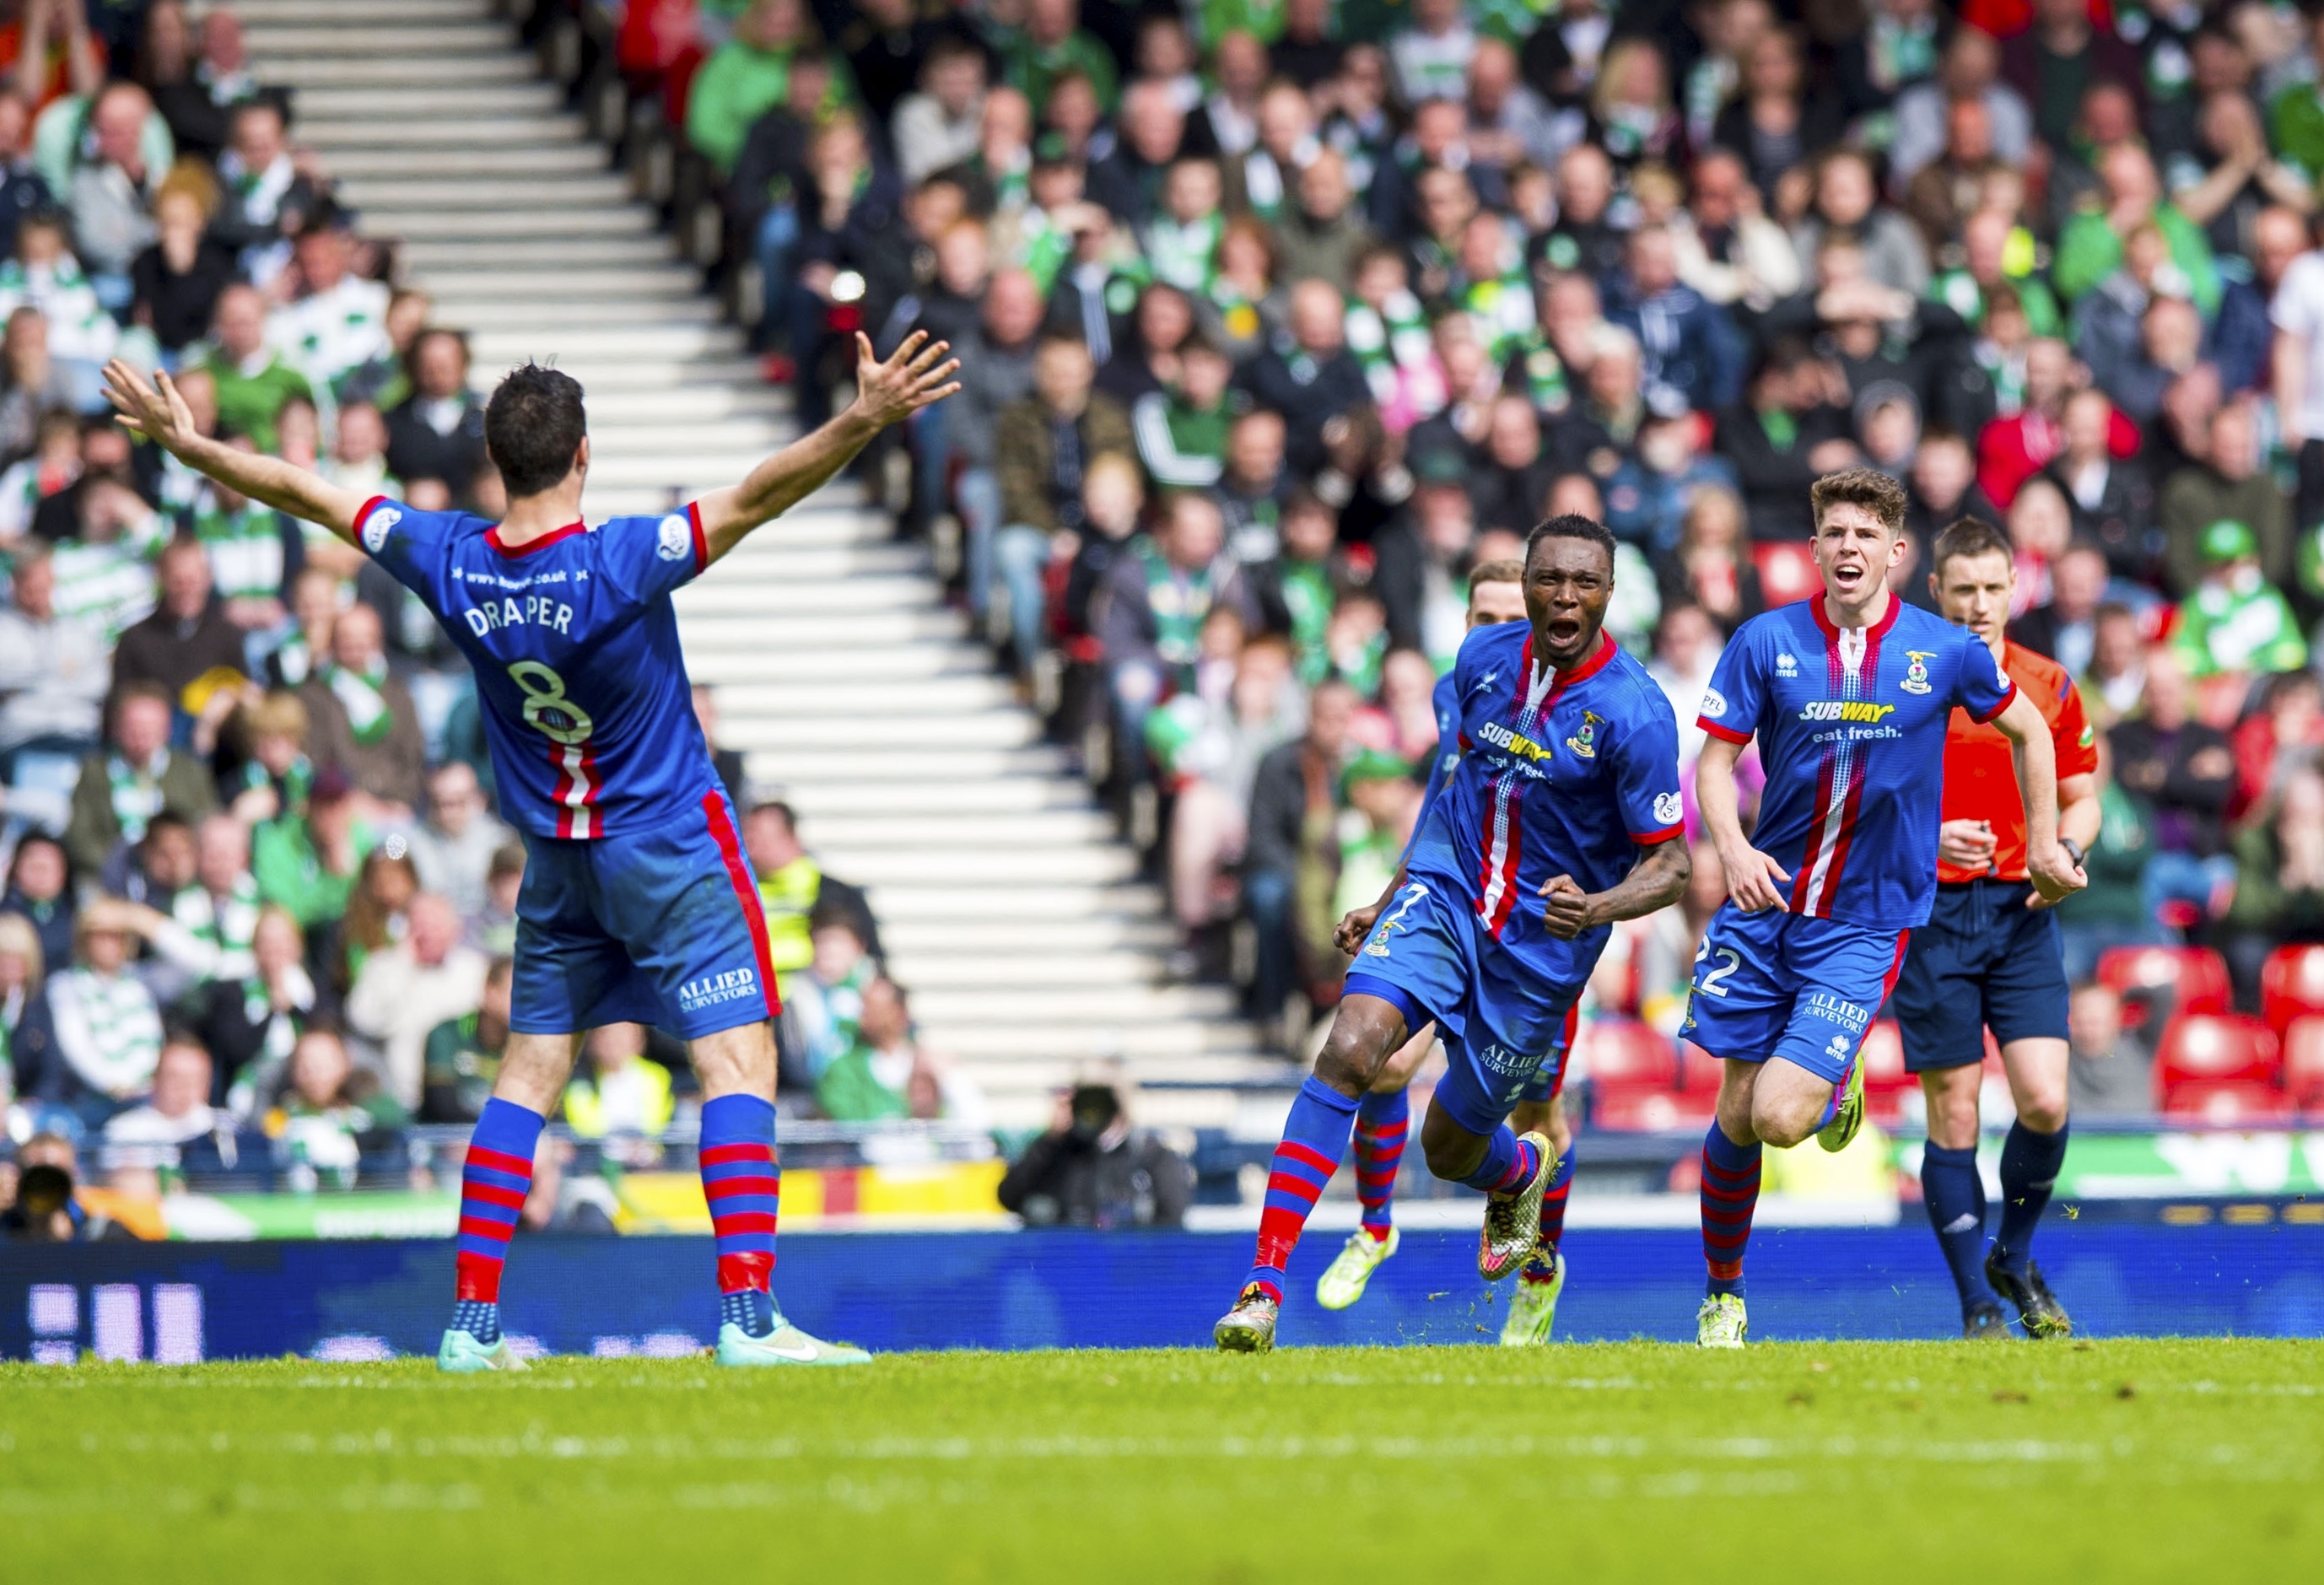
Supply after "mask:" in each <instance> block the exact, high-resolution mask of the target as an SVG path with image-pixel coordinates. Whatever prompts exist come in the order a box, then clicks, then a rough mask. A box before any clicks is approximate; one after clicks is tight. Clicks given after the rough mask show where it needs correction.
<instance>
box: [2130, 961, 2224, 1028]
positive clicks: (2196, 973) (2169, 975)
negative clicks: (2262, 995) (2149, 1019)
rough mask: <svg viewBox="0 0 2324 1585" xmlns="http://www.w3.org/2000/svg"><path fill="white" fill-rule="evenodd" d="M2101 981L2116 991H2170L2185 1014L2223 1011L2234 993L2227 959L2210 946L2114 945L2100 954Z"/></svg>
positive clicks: (2176, 1009)
mask: <svg viewBox="0 0 2324 1585" xmlns="http://www.w3.org/2000/svg"><path fill="white" fill-rule="evenodd" d="M2098 983H2099V984H2101V985H2106V986H2109V987H2111V988H2112V989H2113V990H2115V991H2156V990H2164V991H2170V992H2171V995H2172V1010H2173V1011H2176V1012H2182V1013H2223V1012H2226V1011H2227V1008H2228V1006H2229V1004H2230V1002H2231V1001H2232V1000H2233V996H2234V989H2233V987H2232V985H2231V984H2230V983H2229V981H2228V980H2227V959H2225V958H2223V957H2221V956H2220V955H2219V954H2218V953H2216V952H2213V951H2212V950H2211V949H2210V948H2209V947H2208V946H2116V947H2110V948H2108V949H2107V951H2106V952H2104V953H2101V954H2099V955H2098ZM2126 1021H2129V1020H2128V1019H2127V1018H2126Z"/></svg>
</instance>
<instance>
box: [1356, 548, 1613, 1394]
mask: <svg viewBox="0 0 2324 1585" xmlns="http://www.w3.org/2000/svg"><path fill="white" fill-rule="evenodd" d="M1525 619H1526V606H1525V563H1523V562H1521V561H1514V560H1511V561H1488V562H1483V563H1480V564H1479V566H1478V567H1477V568H1476V569H1475V570H1474V571H1472V572H1471V573H1470V575H1469V621H1468V625H1469V626H1470V627H1471V629H1475V628H1480V627H1492V626H1495V625H1497V624H1499V623H1501V622H1523V621H1524V620H1525ZM1456 675H1457V674H1456V673H1454V672H1451V671H1448V672H1446V673H1445V674H1444V675H1443V677H1439V678H1437V679H1436V695H1435V700H1434V703H1435V709H1436V733H1437V742H1436V752H1435V755H1434V758H1433V759H1432V760H1431V761H1430V764H1429V770H1428V787H1427V791H1426V792H1425V794H1424V795H1423V797H1422V798H1421V804H1420V814H1419V816H1418V818H1416V820H1415V821H1414V823H1413V833H1412V838H1413V842H1415V843H1417V842H1418V841H1419V840H1420V830H1421V827H1422V826H1423V825H1426V824H1427V819H1428V811H1429V810H1430V809H1431V808H1433V807H1434V806H1435V803H1436V800H1437V798H1438V797H1439V796H1441V795H1442V794H1443V791H1444V788H1445V787H1446V786H1447V785H1448V784H1450V783H1451V781H1452V772H1453V770H1454V769H1456V768H1457V767H1458V766H1459V765H1460V763H1461V700H1460V695H1459V693H1458V692H1457V690H1456V686H1455V677H1456ZM1405 853H1406V858H1407V859H1408V858H1409V857H1410V856H1411V844H1410V843H1407V844H1406V850H1405ZM1572 1041H1573V1016H1572V1012H1571V1011H1569V1012H1568V1013H1567V1015H1566V1020H1565V1023H1564V1026H1563V1027H1562V1028H1561V1029H1560V1030H1559V1031H1558V1037H1557V1044H1556V1045H1554V1046H1553V1047H1552V1048H1551V1050H1550V1052H1549V1054H1548V1055H1546V1056H1545V1057H1544V1058H1543V1059H1542V1064H1541V1066H1540V1067H1539V1068H1538V1069H1536V1070H1535V1074H1534V1076H1533V1077H1532V1078H1531V1079H1530V1080H1528V1081H1526V1087H1525V1089H1524V1090H1523V1091H1522V1092H1520V1094H1519V1096H1518V1100H1517V1109H1516V1110H1514V1111H1512V1112H1510V1113H1509V1127H1510V1128H1511V1129H1513V1130H1515V1131H1516V1132H1517V1133H1518V1134H1520V1135H1523V1134H1528V1133H1536V1132H1537V1133H1539V1134H1541V1135H1542V1136H1543V1137H1544V1138H1547V1139H1548V1140H1549V1143H1550V1147H1551V1149H1553V1150H1554V1151H1555V1152H1556V1153H1557V1171H1556V1172H1555V1173H1554V1174H1553V1175H1552V1176H1551V1178H1550V1180H1549V1184H1548V1186H1547V1188H1546V1189H1545V1190H1544V1192H1543V1193H1542V1197H1541V1217H1540V1227H1541V1239H1540V1242H1539V1244H1538V1245H1537V1246H1536V1247H1535V1250H1534V1254H1533V1258H1531V1259H1529V1260H1527V1261H1526V1264H1525V1268H1524V1269H1523V1270H1522V1271H1520V1272H1519V1273H1518V1274H1517V1292H1516V1294H1515V1295H1514V1296H1513V1297H1511V1299H1510V1300H1509V1311H1508V1318H1507V1320H1506V1321H1505V1322H1503V1324H1502V1327H1501V1341H1502V1342H1503V1343H1504V1344H1506V1345H1508V1346H1509V1347H1512V1348H1519V1347H1526V1346H1530V1345H1534V1344H1538V1343H1545V1342H1547V1341H1549V1333H1550V1329H1551V1327H1552V1326H1553V1325H1554V1323H1555V1322H1556V1319H1557V1297H1558V1295H1559V1293H1560V1292H1561V1291H1563V1288H1564V1286H1565V1258H1564V1256H1563V1255H1562V1254H1560V1253H1559V1252H1558V1248H1557V1244H1558V1239H1560V1238H1561V1237H1563V1234H1564V1231H1565V1202H1566V1197H1567V1193H1568V1192H1569V1191H1570V1190H1571V1189H1572V1186H1573V1130H1572V1127H1571V1126H1570V1125H1569V1124H1568V1123H1567V1122H1566V1120H1565V1109H1564V1107H1563V1103H1562V1102H1561V1101H1560V1098H1559V1093H1560V1092H1561V1091H1562V1090H1563V1087H1564V1081H1565V1064H1566V1056H1567V1055H1568V1053H1569V1051H1570V1050H1571V1048H1572ZM1435 1046H1436V1027H1435V1026H1434V1024H1430V1025H1427V1026H1425V1027H1423V1028H1422V1029H1421V1031H1420V1032H1419V1033H1418V1034H1416V1035H1415V1036H1413V1037H1412V1038H1411V1039H1409V1040H1407V1041H1406V1042H1405V1043H1404V1045H1403V1046H1402V1047H1401V1048H1400V1049H1399V1050H1398V1051H1397V1054H1396V1055H1394V1056H1391V1057H1390V1058H1388V1066H1387V1067H1386V1068H1385V1069H1384V1070H1383V1071H1382V1072H1381V1074H1380V1077H1379V1082H1378V1083H1374V1084H1373V1085H1372V1087H1371V1088H1370V1089H1369V1090H1368V1091H1366V1092H1364V1098H1363V1099H1362V1100H1361V1101H1358V1102H1357V1103H1356V1138H1355V1150H1354V1155H1355V1166H1356V1200H1357V1203H1359V1204H1360V1206H1361V1207H1362V1216H1361V1220H1360V1223H1359V1225H1358V1227H1357V1229H1356V1230H1355V1231H1354V1232H1352V1233H1350V1234H1349V1235H1348V1241H1347V1243H1346V1244H1345V1245H1343V1246H1342V1248H1341V1249H1340V1252H1339V1253H1338V1254H1337V1255H1335V1256H1333V1258H1332V1264H1331V1265H1329V1266H1327V1267H1324V1268H1323V1276H1319V1277H1317V1278H1316V1279H1315V1303H1317V1304H1321V1305H1322V1306H1323V1308H1324V1309H1326V1310H1345V1309H1347V1308H1348V1307H1349V1306H1351V1305H1352V1304H1355V1303H1356V1301H1358V1300H1359V1299H1360V1298H1362V1297H1363V1296H1364V1289H1365V1287H1366V1286H1369V1283H1370V1282H1371V1278H1372V1273H1374V1272H1375V1271H1378V1270H1379V1268H1380V1266H1381V1265H1382V1263H1383V1262H1385V1261H1386V1260H1387V1259H1388V1257H1390V1256H1391V1255H1394V1254H1395V1253H1396V1251H1397V1243H1398V1241H1399V1240H1398V1238H1397V1227H1396V1210H1395V1206H1396V1177H1397V1169H1398V1167H1399V1166H1401V1165H1402V1163H1403V1160H1404V1147H1405V1142H1406V1138H1408V1137H1409V1135H1410V1132H1411V1117H1412V1111H1411V1106H1410V1103H1409V1102H1408V1101H1407V1100H1406V1092H1408V1091H1409V1090H1410V1089H1411V1087H1412V1079H1413V1075H1414V1074H1416V1073H1417V1072H1418V1071H1419V1069H1420V1064H1421V1063H1422V1062H1423V1061H1425V1059H1426V1058H1427V1055H1428V1054H1429V1052H1430V1051H1432V1050H1434V1048H1435Z"/></svg>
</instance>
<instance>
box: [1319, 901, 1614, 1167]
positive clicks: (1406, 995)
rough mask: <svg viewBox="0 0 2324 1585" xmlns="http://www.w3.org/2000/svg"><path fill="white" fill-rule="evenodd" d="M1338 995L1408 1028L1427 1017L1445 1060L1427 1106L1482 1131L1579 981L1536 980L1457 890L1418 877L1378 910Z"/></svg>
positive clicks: (1512, 1098) (1558, 1029)
mask: <svg viewBox="0 0 2324 1585" xmlns="http://www.w3.org/2000/svg"><path fill="white" fill-rule="evenodd" d="M1344 994H1345V995H1349V996H1377V997H1379V999H1380V1000H1382V1001H1385V1002H1388V1003H1390V1004H1391V1005H1393V1006H1394V1007H1396V1008H1397V1009H1398V1010H1399V1011H1401V1012H1402V1013H1403V1014H1404V1022H1405V1027H1406V1029H1409V1030H1417V1029H1418V1028H1419V1027H1421V1026H1422V1025H1423V1024H1425V1023H1428V1022H1430V1021H1431V1020H1434V1023H1435V1025H1436V1033H1437V1037H1439V1038H1440V1039H1442V1040H1443V1042H1444V1060H1445V1070H1444V1077H1443V1079H1442V1080H1441V1081H1439V1082H1438V1083H1437V1086H1436V1101H1435V1103H1436V1104H1437V1105H1439V1106H1442V1107H1443V1108H1444V1110H1445V1111H1446V1113H1447V1114H1448V1115H1449V1116H1450V1117H1451V1118H1452V1120H1453V1121H1454V1122H1456V1123H1458V1124H1459V1125H1460V1126H1461V1127H1462V1128H1463V1129H1467V1130H1468V1131H1469V1132H1470V1133H1471V1134H1490V1133H1491V1132H1493V1131H1494V1130H1495V1129H1498V1128H1499V1127H1500V1126H1501V1123H1502V1122H1503V1121H1504V1120H1506V1119H1507V1118H1508V1115H1509V1112H1510V1110H1511V1109H1512V1108H1514V1107H1515V1106H1516V1105H1517V1101H1519V1100H1520V1099H1522V1098H1523V1096H1524V1094H1525V1092H1526V1085H1527V1084H1528V1083H1531V1082H1532V1081H1533V1079H1534V1077H1535V1074H1536V1073H1537V1072H1538V1071H1539V1069H1540V1068H1541V1066H1542V1061H1543V1058H1544V1057H1545V1055H1548V1053H1549V1052H1550V1050H1551V1048H1552V1047H1553V1046H1555V1045H1556V1044H1557V1042H1558V1040H1559V1038H1560V1036H1561V1034H1562V1032H1563V1029H1564V1028H1565V1025H1566V1015H1567V1014H1568V1013H1569V1012H1570V1011H1571V1010H1572V1007H1573V1004H1574V1001H1575V1000H1577V999H1578V998H1579V997H1580V996H1581V994H1582V987H1581V986H1579V985H1551V984H1548V983H1545V981H1543V980H1542V979H1541V977H1540V976H1539V975H1537V974H1535V972H1532V971H1531V970H1530V969H1528V968H1527V967H1526V965H1525V964H1524V963H1520V962H1519V961H1518V960H1517V957H1516V956H1515V955H1514V954H1511V953H1510V952H1509V951H1508V949H1507V948H1505V947H1504V946H1502V945H1501V944H1500V943H1499V942H1498V941H1496V940H1494V939H1493V938H1492V936H1491V935H1489V933H1488V932H1487V931H1486V929H1485V926H1484V925H1483V923H1482V922H1480V920H1479V919H1478V918H1477V917H1476V913H1475V910H1474V909H1473V908H1471V906H1470V904H1469V899H1468V898H1467V897H1466V896H1464V895H1462V893H1460V892H1457V891H1454V890H1452V889H1450V888H1447V887H1445V886H1444V885H1443V884H1442V883H1441V882H1437V881H1432V880H1407V881H1406V882H1405V884H1404V885H1403V886H1402V887H1400V888H1398V889H1397V893H1396V896H1395V897H1394V898H1390V899H1389V902H1388V907H1387V908H1385V909H1383V910H1382V911H1381V913H1380V917H1379V921H1378V922H1377V923H1375V924H1374V925H1373V926H1372V933H1371V935H1369V937H1367V938H1366V940H1365V942H1364V945H1363V947H1362V949H1361V950H1360V952H1358V953H1357V954H1356V963H1355V966H1354V967H1353V968H1351V969H1350V970H1349V971H1348V978H1347V984H1346V987H1345V990H1344ZM1554 1082H1555V1080H1554V1075H1553V1078H1552V1083H1553V1086H1554Z"/></svg>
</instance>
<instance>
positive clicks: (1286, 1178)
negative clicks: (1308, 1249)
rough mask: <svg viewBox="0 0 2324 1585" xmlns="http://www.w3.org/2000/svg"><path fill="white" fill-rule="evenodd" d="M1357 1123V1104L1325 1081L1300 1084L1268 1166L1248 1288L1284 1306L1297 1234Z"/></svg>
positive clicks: (1310, 1078) (1311, 1079)
mask: <svg viewBox="0 0 2324 1585" xmlns="http://www.w3.org/2000/svg"><path fill="white" fill-rule="evenodd" d="M1355 1122H1356V1102H1355V1101H1351V1100H1350V1099H1349V1098H1348V1097H1347V1096H1345V1095H1342V1094H1341V1093H1340V1092H1338V1091H1337V1090H1334V1089H1333V1088H1332V1086H1331V1085H1329V1084H1326V1083H1323V1080H1321V1079H1319V1078H1316V1077H1315V1076H1314V1075H1313V1074H1310V1075H1308V1079H1307V1082H1306V1083H1304V1084H1302V1085H1300V1086H1299V1093H1298V1095H1297V1097H1296V1099H1294V1100H1293V1101H1292V1102H1291V1115H1290V1116H1289V1117H1287V1118H1286V1119H1285V1120H1284V1122H1283V1143H1281V1144H1280V1145H1277V1147H1275V1160H1274V1162H1273V1163H1272V1164H1271V1165H1270V1166H1268V1174H1267V1198H1266V1200H1265V1201H1264V1202H1263V1203H1261V1205H1260V1208H1259V1250H1258V1254H1257V1256H1256V1258H1254V1259H1253V1260H1252V1262H1251V1267H1250V1276H1247V1277H1245V1278H1244V1279H1243V1285H1244V1286H1246V1287H1248V1286H1250V1285H1251V1284H1253V1283H1257V1284H1258V1285H1259V1287H1260V1288H1261V1289H1262V1290H1263V1291H1264V1292H1265V1293H1266V1295H1267V1296H1268V1298H1271V1299H1273V1300H1274V1301H1275V1302H1276V1303H1277V1304H1281V1303H1282V1302H1283V1273H1284V1268H1285V1267H1288V1266H1289V1265H1290V1264H1291V1251H1292V1250H1293V1249H1296V1248H1298V1246H1299V1235H1300V1234H1301V1233H1302V1232H1304V1231H1305V1230H1306V1227H1307V1218H1308V1215H1309V1213H1310V1212H1313V1211H1314V1209H1315V1201H1316V1199H1317V1197H1318V1196H1320V1195H1321V1194H1322V1193H1323V1185H1324V1184H1328V1183H1330V1182H1331V1181H1332V1175H1333V1173H1334V1172H1337V1171H1338V1170H1339V1167H1340V1157H1341V1156H1344V1155H1346V1154H1347V1152H1348V1136H1349V1135H1350V1133H1351V1132H1352V1131H1353V1130H1354V1128H1355Z"/></svg>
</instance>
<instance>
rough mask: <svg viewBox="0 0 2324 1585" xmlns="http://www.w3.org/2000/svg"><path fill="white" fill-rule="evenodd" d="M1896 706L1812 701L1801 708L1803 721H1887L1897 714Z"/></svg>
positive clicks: (1832, 700) (1859, 701)
mask: <svg viewBox="0 0 2324 1585" xmlns="http://www.w3.org/2000/svg"><path fill="white" fill-rule="evenodd" d="M1895 709H1896V706H1895V705H1875V704H1871V703H1869V702H1868V701H1866V700H1861V699H1810V700H1809V701H1808V702H1807V703H1806V704H1804V705H1801V706H1800V719H1801V720H1802V721H1886V720H1887V719H1888V717H1889V716H1890V715H1892V714H1895Z"/></svg>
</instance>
